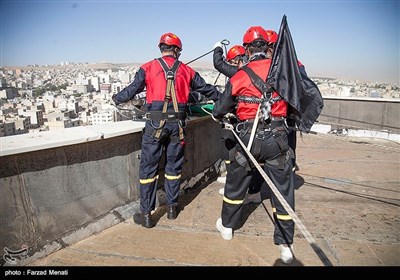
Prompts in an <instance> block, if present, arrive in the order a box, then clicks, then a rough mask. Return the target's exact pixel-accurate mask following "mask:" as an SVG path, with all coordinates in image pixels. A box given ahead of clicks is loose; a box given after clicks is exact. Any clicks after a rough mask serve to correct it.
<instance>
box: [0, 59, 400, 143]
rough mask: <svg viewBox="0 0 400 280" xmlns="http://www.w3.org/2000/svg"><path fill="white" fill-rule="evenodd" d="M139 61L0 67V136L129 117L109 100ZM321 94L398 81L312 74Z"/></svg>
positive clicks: (213, 75)
mask: <svg viewBox="0 0 400 280" xmlns="http://www.w3.org/2000/svg"><path fill="white" fill-rule="evenodd" d="M138 67H139V66H138V65H128V64H127V65H117V64H110V63H102V64H98V65H89V64H88V63H85V64H82V63H73V62H68V61H63V62H61V63H60V65H54V66H41V67H39V65H29V66H27V67H21V68H13V69H7V68H0V137H4V136H11V135H17V134H22V133H29V132H30V131H33V130H39V131H45V130H56V129H66V128H69V127H75V126H80V125H95V124H101V123H106V122H115V121H121V120H126V119H132V117H134V112H128V111H126V112H125V113H124V114H121V112H118V110H117V109H116V108H115V107H114V106H113V103H112V101H111V96H112V94H115V93H117V92H119V91H120V90H122V89H123V88H125V87H126V86H127V85H129V84H130V83H131V81H132V79H133V77H134V75H135V73H136V71H137V70H138ZM196 70H197V71H198V72H199V73H200V74H201V75H202V77H204V79H205V80H206V82H207V83H210V84H215V85H217V86H220V87H223V86H224V85H225V84H226V82H227V78H226V77H225V76H223V75H219V73H218V72H217V71H216V70H213V69H199V68H196ZM312 80H313V81H314V82H315V83H316V84H317V85H318V87H319V89H320V91H321V93H322V95H323V96H324V97H330V96H338V97H373V98H400V87H399V85H398V84H397V85H396V84H382V83H365V82H360V81H343V80H338V79H333V78H322V77H313V78H312Z"/></svg>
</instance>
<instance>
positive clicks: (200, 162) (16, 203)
mask: <svg viewBox="0 0 400 280" xmlns="http://www.w3.org/2000/svg"><path fill="white" fill-rule="evenodd" d="M121 125H123V126H128V127H129V126H133V125H135V126H138V127H137V128H136V129H134V130H132V129H127V130H126V131H125V132H123V129H122V128H121V131H120V133H115V131H116V127H118V126H121ZM143 125H144V123H137V122H133V121H124V122H119V123H111V124H109V126H107V125H102V126H101V127H100V128H98V129H97V131H96V127H94V126H92V127H87V128H86V129H90V130H91V131H90V134H91V135H92V136H91V137H87V136H84V135H85V133H84V132H83V129H84V128H82V127H81V128H79V129H75V128H68V129H65V130H63V133H64V137H63V136H62V135H60V137H61V139H60V137H55V139H53V140H49V139H51V138H52V136H51V135H52V134H51V133H52V132H51V131H49V132H43V133H44V134H41V135H40V134H38V135H34V136H32V135H28V134H27V135H25V138H29V137H30V138H31V139H30V141H31V142H30V145H29V142H28V145H29V146H27V147H23V145H22V144H21V143H24V141H26V139H23V138H22V137H21V138H14V139H15V140H14V143H8V144H7V143H5V144H7V145H5V146H7V147H9V148H8V149H4V150H3V151H2V155H3V156H2V157H1V166H0V186H1V188H0V199H1V203H0V205H1V225H0V236H1V238H0V250H1V252H4V250H3V249H4V248H8V249H10V250H13V251H17V250H21V248H23V246H27V247H28V248H29V255H33V254H34V253H37V252H38V251H40V250H43V248H46V247H47V248H48V247H52V249H47V251H54V250H57V249H58V248H60V247H64V246H67V245H68V244H71V243H74V242H77V241H79V239H82V238H85V237H87V236H88V235H90V234H93V233H96V232H98V231H101V230H103V229H104V228H106V227H108V226H111V225H113V224H116V223H118V222H120V221H122V220H124V219H126V218H129V217H131V214H132V213H129V211H131V210H132V209H126V207H125V206H127V205H130V206H131V208H132V207H135V205H136V207H137V204H138V200H139V193H138V188H137V187H138V182H139V178H138V175H139V172H138V170H139V162H140V161H139V159H138V158H139V155H140V152H141V129H142V127H143ZM94 131H95V132H94ZM77 132H78V133H77ZM125 133H126V134H125ZM74 135H75V137H74ZM21 136H22V135H21ZM32 139H33V140H32ZM41 139H42V140H44V139H47V140H46V141H47V142H46V141H45V142H46V143H47V144H46V145H40V147H39V146H37V150H32V151H29V149H30V147H32V146H35V145H38V143H37V142H36V143H34V142H33V141H40V140H41ZM220 139H221V138H220V128H219V125H218V124H217V123H216V122H214V121H213V120H212V119H211V118H210V117H203V118H197V119H193V120H191V121H189V123H188V127H187V137H186V142H187V146H186V150H185V157H186V158H185V163H184V167H183V173H182V188H190V187H193V185H195V184H198V183H199V182H196V181H193V180H190V182H189V179H191V178H192V177H194V176H196V175H198V174H199V173H202V172H205V173H207V174H205V175H204V176H203V177H206V179H205V180H209V179H210V178H209V177H210V176H211V177H212V176H214V178H215V177H216V176H217V170H216V169H217V167H218V166H217V165H218V162H219V159H220V151H221V149H220V146H219V145H220V144H221V140H220ZM3 140H7V141H12V137H10V138H7V139H4V138H3ZM63 141H64V142H63ZM18 143H19V144H18ZM55 143H56V144H55ZM63 143H64V144H63ZM71 143H73V144H71ZM14 144H15V145H14ZM13 145H14V146H13ZM21 145H22V146H21ZM10 147H11V148H10ZM21 151H22V152H21ZM200 180H201V179H200ZM162 183H163V182H162V180H159V184H160V185H162ZM124 207H125V208H124ZM115 209H119V210H117V211H116V210H115ZM120 209H123V211H122V212H123V213H122V212H121V211H120ZM124 211H125V212H124ZM99 219H100V220H101V219H103V220H104V222H103V223H98V224H97V225H96V226H95V227H93V226H91V229H90V230H89V231H88V230H86V231H84V232H82V231H81V232H80V233H79V230H82V229H84V228H85V227H88V225H90V224H91V223H93V222H94V221H96V220H99Z"/></svg>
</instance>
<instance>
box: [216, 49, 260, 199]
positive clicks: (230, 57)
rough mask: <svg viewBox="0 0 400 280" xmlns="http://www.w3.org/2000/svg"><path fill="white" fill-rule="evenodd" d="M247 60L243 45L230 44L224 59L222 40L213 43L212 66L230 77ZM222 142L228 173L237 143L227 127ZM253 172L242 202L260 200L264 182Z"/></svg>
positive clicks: (220, 191) (256, 172)
mask: <svg viewBox="0 0 400 280" xmlns="http://www.w3.org/2000/svg"><path fill="white" fill-rule="evenodd" d="M247 62H248V58H247V55H246V50H245V48H244V47H243V46H240V45H234V46H232V47H231V48H230V49H229V50H228V52H227V53H226V59H225V58H224V51H223V49H222V42H217V43H216V44H215V45H214V55H213V64H214V68H215V69H216V70H217V71H218V72H220V73H222V74H224V75H225V76H227V77H228V78H231V77H232V76H233V75H235V74H236V72H237V71H238V69H239V68H240V67H242V66H243V65H245V64H246V63H247ZM233 113H234V112H233ZM231 124H234V120H233V119H231ZM221 138H222V142H223V143H222V144H223V147H224V148H225V149H223V160H224V161H225V166H226V172H227V173H229V169H230V163H231V160H233V159H234V157H235V155H234V151H235V149H234V148H235V146H236V144H237V141H236V138H235V136H234V135H233V134H232V131H230V130H228V129H222V131H221ZM254 172H255V174H254V176H253V179H254V180H253V182H252V183H251V184H250V187H249V191H248V196H246V199H245V200H244V204H247V203H251V202H254V203H259V202H261V193H260V190H261V184H262V183H263V182H264V179H263V178H262V177H261V175H260V174H259V173H258V171H257V170H255V171H254ZM223 192H224V188H223V189H220V190H219V193H220V194H223Z"/></svg>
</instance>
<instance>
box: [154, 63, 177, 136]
mask: <svg viewBox="0 0 400 280" xmlns="http://www.w3.org/2000/svg"><path fill="white" fill-rule="evenodd" d="M157 60H158V62H159V63H160V65H161V67H162V68H163V70H164V73H165V78H166V80H167V89H166V91H165V99H164V106H163V109H162V113H166V112H167V108H168V103H169V101H170V99H171V98H172V105H173V106H174V111H175V113H178V112H179V108H178V100H177V98H176V93H175V74H176V71H177V70H178V67H179V65H181V62H180V61H179V60H178V59H176V60H175V62H174V64H173V65H172V67H171V68H169V67H168V65H167V63H166V62H165V61H164V59H163V58H162V57H160V58H158V59H157ZM164 124H165V120H161V121H160V127H162V126H164ZM160 134H161V130H158V131H157V133H156V135H155V137H157V138H159V137H160ZM183 138H184V135H183V129H182V127H181V126H179V139H180V140H183Z"/></svg>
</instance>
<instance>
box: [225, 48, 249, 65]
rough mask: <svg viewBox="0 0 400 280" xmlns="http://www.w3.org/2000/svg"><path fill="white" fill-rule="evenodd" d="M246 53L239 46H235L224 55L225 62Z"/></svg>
mask: <svg viewBox="0 0 400 280" xmlns="http://www.w3.org/2000/svg"><path fill="white" fill-rule="evenodd" d="M245 53H246V50H245V49H244V48H243V47H242V46H240V45H235V46H233V47H232V48H230V49H229V51H228V53H227V54H226V60H227V61H230V60H232V59H234V58H235V57H237V56H238V55H244V54H245Z"/></svg>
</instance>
